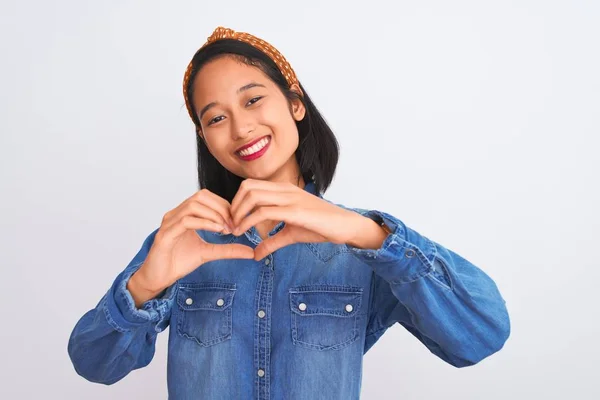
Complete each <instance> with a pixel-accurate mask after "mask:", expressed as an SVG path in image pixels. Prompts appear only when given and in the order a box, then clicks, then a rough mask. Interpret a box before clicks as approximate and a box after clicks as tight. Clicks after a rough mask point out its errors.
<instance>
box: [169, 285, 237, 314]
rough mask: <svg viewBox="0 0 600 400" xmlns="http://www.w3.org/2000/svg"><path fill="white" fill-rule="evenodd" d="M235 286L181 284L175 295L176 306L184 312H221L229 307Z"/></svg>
mask: <svg viewBox="0 0 600 400" xmlns="http://www.w3.org/2000/svg"><path fill="white" fill-rule="evenodd" d="M235 290H236V288H235V284H229V283H210V282H205V283H193V284H182V285H180V286H179V292H178V293H177V304H178V305H179V307H180V308H181V309H182V310H184V311H194V310H213V311H223V310H226V309H228V308H229V307H231V303H232V302H233V295H234V294H235Z"/></svg>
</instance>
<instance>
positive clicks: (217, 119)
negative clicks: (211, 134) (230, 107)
mask: <svg viewBox="0 0 600 400" xmlns="http://www.w3.org/2000/svg"><path fill="white" fill-rule="evenodd" d="M219 118H223V116H222V115H219V116H218V117H214V118H213V119H211V120H210V121H208V125H209V126H210V125H212V124H216V123H217V122H219V121H221V120H220V119H219Z"/></svg>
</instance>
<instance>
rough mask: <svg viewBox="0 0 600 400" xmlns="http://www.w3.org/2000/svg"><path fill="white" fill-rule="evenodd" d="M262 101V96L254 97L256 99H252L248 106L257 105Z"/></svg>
mask: <svg viewBox="0 0 600 400" xmlns="http://www.w3.org/2000/svg"><path fill="white" fill-rule="evenodd" d="M260 99H262V97H261V96H258V97H254V98H252V99H250V100H249V101H248V104H250V105H252V104H254V103H256V102H257V101H258V100H260Z"/></svg>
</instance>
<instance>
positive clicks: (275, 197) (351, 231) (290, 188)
mask: <svg viewBox="0 0 600 400" xmlns="http://www.w3.org/2000/svg"><path fill="white" fill-rule="evenodd" d="M248 213H250V215H248ZM231 215H232V217H233V225H234V227H235V229H234V231H233V234H234V235H236V236H237V235H240V234H242V233H243V232H245V231H246V230H248V229H250V227H251V226H254V225H256V224H259V223H261V222H263V221H266V220H271V221H284V222H285V224H286V225H285V227H284V228H283V229H282V230H281V231H279V232H278V233H277V234H276V235H273V236H271V237H269V238H266V239H265V240H263V241H262V242H261V243H260V244H259V245H258V246H257V247H256V248H255V249H254V254H255V257H254V259H255V260H261V259H262V258H264V257H265V256H267V255H268V254H270V253H272V252H274V251H275V250H277V249H280V248H282V247H284V246H287V245H289V244H292V243H317V242H332V243H336V244H350V245H352V246H355V247H360V248H378V247H379V246H381V244H382V243H383V241H384V240H385V237H386V236H387V233H386V232H385V231H383V229H381V228H380V226H379V225H378V224H377V223H376V222H375V221H373V220H371V219H369V218H367V217H364V216H362V215H361V214H358V213H356V212H353V211H350V210H346V209H343V208H341V207H338V206H336V205H335V204H331V203H329V202H327V201H325V200H323V199H321V198H320V197H318V196H315V195H313V194H312V193H309V192H307V191H306V190H304V189H302V188H299V187H297V186H295V185H293V184H291V183H276V182H269V181H262V180H255V179H246V180H244V181H243V182H242V184H241V185H240V188H239V190H238V192H237V193H236V195H235V197H234V199H233V200H232V202H231Z"/></svg>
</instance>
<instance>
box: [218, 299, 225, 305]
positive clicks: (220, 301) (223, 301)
mask: <svg viewBox="0 0 600 400" xmlns="http://www.w3.org/2000/svg"><path fill="white" fill-rule="evenodd" d="M223 304H225V300H223V299H219V300H217V305H218V306H219V307H221V306H222V305H223Z"/></svg>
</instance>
